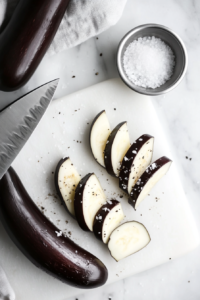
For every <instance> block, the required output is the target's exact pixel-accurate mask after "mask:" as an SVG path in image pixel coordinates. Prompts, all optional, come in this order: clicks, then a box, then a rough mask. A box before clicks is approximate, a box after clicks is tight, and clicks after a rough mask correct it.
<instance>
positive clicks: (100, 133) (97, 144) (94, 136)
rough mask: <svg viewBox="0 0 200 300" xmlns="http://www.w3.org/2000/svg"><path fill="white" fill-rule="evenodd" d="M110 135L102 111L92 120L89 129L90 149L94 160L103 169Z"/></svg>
mask: <svg viewBox="0 0 200 300" xmlns="http://www.w3.org/2000/svg"><path fill="white" fill-rule="evenodd" d="M110 133H111V130H110V124H109V121H108V118H107V115H106V112H105V110H102V111H101V112H100V113H99V114H98V115H97V116H96V117H95V118H94V120H93V122H92V125H91V129H90V147H91V150H92V154H93V156H94V158H95V160H96V161H97V162H98V163H99V164H100V165H101V166H102V167H104V168H105V163H104V150H105V146H106V142H107V139H108V137H109V135H110Z"/></svg>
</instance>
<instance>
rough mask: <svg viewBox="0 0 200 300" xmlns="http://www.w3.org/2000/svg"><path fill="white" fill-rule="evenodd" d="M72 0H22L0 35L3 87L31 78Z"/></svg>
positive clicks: (17, 85) (0, 87)
mask: <svg viewBox="0 0 200 300" xmlns="http://www.w3.org/2000/svg"><path fill="white" fill-rule="evenodd" d="M69 1H70V0H42V1H41V0H21V1H20V2H19V4H18V5H17V8H16V10H15V12H14V14H13V16H12V18H11V20H10V22H9V24H8V25H7V27H6V28H5V30H4V31H3V33H2V34H1V35H0V90H2V91H14V90H16V89H18V88H20V87H22V86H23V85H24V84H26V83H27V81H28V80H29V79H30V77H31V76H32V75H33V73H34V72H35V70H36V68H37V67H38V65H39V63H40V62H41V60H42V58H43V56H44V54H45V53H46V51H47V49H48V47H49V46H50V44H51V42H52V40H53V38H54V36H55V34H56V31H57V29H58V27H59V25H60V22H61V20H62V18H63V15H64V13H65V11H66V9H67V6H68V3H69Z"/></svg>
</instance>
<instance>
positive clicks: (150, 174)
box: [128, 156, 172, 209]
mask: <svg viewBox="0 0 200 300" xmlns="http://www.w3.org/2000/svg"><path fill="white" fill-rule="evenodd" d="M171 163H172V161H171V159H169V158H168V157H166V156H162V157H160V158H159V159H157V160H156V161H155V162H153V163H152V164H151V165H150V166H148V167H147V169H146V170H145V172H144V173H143V174H142V176H141V177H140V178H139V179H138V181H137V182H136V185H135V186H134V187H133V188H132V191H131V193H130V197H129V200H128V202H129V204H131V205H132V206H133V208H134V209H136V208H137V207H138V205H139V204H140V202H141V201H142V200H143V199H144V198H145V197H146V196H147V195H148V193H149V192H150V190H151V189H152V188H153V186H154V185H155V184H156V183H157V182H158V181H159V180H160V179H161V178H162V177H163V176H164V175H165V174H166V173H167V171H168V170H169V168H170V166H171Z"/></svg>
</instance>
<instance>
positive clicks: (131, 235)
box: [108, 221, 151, 261]
mask: <svg viewBox="0 0 200 300" xmlns="http://www.w3.org/2000/svg"><path fill="white" fill-rule="evenodd" d="M150 241H151V238H150V235H149V233H148V231H147V229H146V228H145V226H144V225H143V224H141V223H139V222H136V221H131V222H126V223H124V224H122V225H120V226H119V227H117V228H116V229H115V230H114V231H113V232H112V234H111V236H110V240H109V242H108V248H109V250H110V253H111V255H112V257H113V258H114V259H115V260H116V261H119V260H121V259H123V258H125V257H127V256H129V255H132V254H134V253H136V252H138V251H140V250H141V249H143V248H144V247H146V246H147V245H148V244H149V242H150Z"/></svg>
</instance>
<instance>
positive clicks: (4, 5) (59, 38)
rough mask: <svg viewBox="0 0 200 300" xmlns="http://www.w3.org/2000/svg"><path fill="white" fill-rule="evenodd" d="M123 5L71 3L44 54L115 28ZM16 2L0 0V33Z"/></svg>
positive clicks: (1, 280)
mask: <svg viewBox="0 0 200 300" xmlns="http://www.w3.org/2000/svg"><path fill="white" fill-rule="evenodd" d="M27 1H28V0H27ZM41 1H42V0H41ZM55 1H56V0H55ZM126 1H127V0H71V1H70V3H69V6H68V8H67V11H66V13H65V15H64V17H63V20H62V22H61V24H60V27H59V29H58V31H57V33H56V35H55V38H54V40H53V42H52V44H51V46H50V48H49V50H48V52H47V54H48V55H53V54H56V53H58V52H60V51H63V50H65V49H68V48H71V47H74V46H77V45H78V44H81V43H82V42H84V41H86V40H87V39H89V38H91V37H93V36H95V35H98V34H100V33H101V32H103V31H104V30H106V29H108V28H109V27H110V26H113V25H115V24H116V23H117V21H118V20H119V19H120V17H121V15H122V12H123V9H124V6H125V4H126ZM18 2H19V0H0V30H3V29H4V28H5V26H6V24H7V23H8V22H9V19H10V18H11V16H12V13H13V11H14V9H15V8H16V6H17V4H18ZM14 299H15V295H14V292H13V290H12V288H11V286H10V284H9V282H8V280H7V277H6V275H5V273H4V271H3V269H2V268H1V267H0V300H14Z"/></svg>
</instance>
